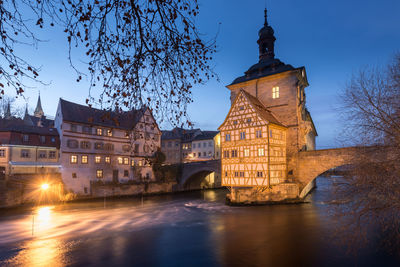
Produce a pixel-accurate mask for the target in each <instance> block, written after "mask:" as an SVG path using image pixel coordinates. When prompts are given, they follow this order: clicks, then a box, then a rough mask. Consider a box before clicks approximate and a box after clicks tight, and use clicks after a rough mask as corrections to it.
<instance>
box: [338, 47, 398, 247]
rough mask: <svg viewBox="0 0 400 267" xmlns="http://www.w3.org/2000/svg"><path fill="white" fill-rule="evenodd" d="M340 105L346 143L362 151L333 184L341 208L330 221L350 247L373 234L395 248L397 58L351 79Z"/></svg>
mask: <svg viewBox="0 0 400 267" xmlns="http://www.w3.org/2000/svg"><path fill="white" fill-rule="evenodd" d="M341 99H342V100H343V107H342V109H343V111H344V121H345V122H346V126H347V127H348V132H347V135H346V137H347V138H348V139H347V141H351V142H352V144H353V145H357V146H362V147H365V149H364V152H361V153H360V154H358V155H357V156H356V157H355V158H354V159H353V162H354V164H353V167H352V168H351V171H350V172H349V173H348V174H347V175H346V176H345V179H343V180H341V181H340V182H338V183H336V186H335V192H336V193H337V194H336V197H338V198H339V199H341V201H340V203H342V205H339V206H338V209H337V210H336V213H335V215H336V216H337V217H338V218H339V219H341V220H344V221H345V225H346V226H347V227H349V228H350V229H351V231H348V232H349V235H348V236H347V237H350V238H351V239H352V241H354V242H363V241H365V240H366V239H368V238H367V237H368V236H369V237H372V236H373V238H376V237H377V236H376V235H375V236H374V235H370V231H371V230H372V229H373V230H374V232H375V233H378V235H379V236H381V237H382V236H383V237H384V238H383V239H384V241H385V242H386V245H390V246H391V247H392V248H400V246H399V245H400V202H399V199H400V161H399V158H400V54H399V55H396V56H395V59H394V60H393V62H392V63H391V64H389V65H388V66H387V67H386V68H384V69H379V68H369V69H364V70H362V71H361V72H360V73H359V74H358V75H354V77H353V78H352V79H351V80H350V82H349V83H348V85H347V86H346V88H345V90H344V92H343V95H342V96H341ZM347 230H348V229H347ZM354 242H352V243H351V244H354ZM395 244H396V246H394V245H395ZM356 247H358V246H356Z"/></svg>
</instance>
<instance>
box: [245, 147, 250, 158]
mask: <svg viewBox="0 0 400 267" xmlns="http://www.w3.org/2000/svg"><path fill="white" fill-rule="evenodd" d="M244 156H245V157H248V156H250V149H248V148H246V149H245V150H244Z"/></svg>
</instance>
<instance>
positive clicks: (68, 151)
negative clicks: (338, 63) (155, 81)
mask: <svg viewBox="0 0 400 267" xmlns="http://www.w3.org/2000/svg"><path fill="white" fill-rule="evenodd" d="M9 111H10V108H9V107H8V109H7V111H6V113H5V116H4V118H3V119H0V179H3V180H4V179H14V180H20V181H29V180H33V179H43V178H44V177H47V178H46V179H48V178H49V177H52V176H57V174H58V176H60V175H61V178H62V182H63V183H64V186H65V188H66V189H67V190H68V191H70V192H73V193H75V194H79V195H90V194H91V189H92V184H93V183H96V182H98V181H102V182H108V183H127V182H129V181H135V182H138V183H140V182H150V181H155V180H156V177H154V174H153V171H152V166H151V160H152V158H153V155H154V153H155V152H156V151H158V150H160V148H162V150H163V151H164V148H172V147H173V148H175V146H176V144H175V142H174V143H173V145H172V143H170V142H171V141H170V139H168V137H166V139H165V140H164V139H162V137H165V136H167V134H166V133H167V132H171V133H172V132H173V133H175V132H176V131H177V130H176V129H174V130H172V131H165V132H161V130H160V129H159V127H158V125H157V122H156V120H155V119H154V117H153V115H152V113H151V111H150V109H148V108H142V109H139V110H131V111H127V112H115V111H111V110H100V109H95V108H91V107H88V106H84V105H79V104H76V103H73V102H69V101H66V100H63V99H60V100H59V103H58V108H57V112H56V115H55V118H54V120H52V119H49V118H46V117H45V115H44V112H43V108H42V106H41V100H40V96H39V98H38V102H37V105H36V109H35V112H34V114H33V115H29V114H28V110H27V109H26V111H25V116H24V118H23V119H20V118H16V117H12V116H11V114H10V112H9ZM179 131H180V133H186V132H187V133H193V136H192V137H190V138H188V140H191V143H190V147H191V148H192V147H193V146H194V147H196V146H197V149H196V150H195V149H194V148H193V151H196V152H190V153H191V155H193V153H196V155H198V157H196V158H199V159H205V158H210V157H214V156H215V155H216V153H218V155H219V149H216V148H215V147H214V141H213V140H214V139H213V138H214V137H215V136H216V134H217V133H216V132H209V131H204V132H202V131H200V129H197V130H184V129H179ZM202 138H203V139H202ZM204 138H205V139H204ZM210 138H211V139H210ZM210 140H212V145H211V146H210V147H209V145H208V142H209V141H210ZM202 142H203V143H204V142H207V145H204V149H203V146H202ZM178 146H179V149H180V150H179V151H180V152H179V155H186V154H182V152H181V151H182V150H181V149H182V142H180V143H179V145H178ZM186 151H189V150H187V149H186ZM168 152H169V150H168V149H167V150H166V155H167V161H166V163H167V164H168V163H176V162H175V161H174V160H172V159H173V158H175V157H176V156H175V155H171V154H170V153H168ZM185 153H187V152H185ZM190 153H189V154H190ZM179 162H182V158H180V157H179Z"/></svg>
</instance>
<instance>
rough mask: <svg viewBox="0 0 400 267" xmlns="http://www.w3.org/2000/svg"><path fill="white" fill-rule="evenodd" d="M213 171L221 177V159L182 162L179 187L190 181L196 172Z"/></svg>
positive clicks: (205, 172)
mask: <svg viewBox="0 0 400 267" xmlns="http://www.w3.org/2000/svg"><path fill="white" fill-rule="evenodd" d="M212 172H215V173H217V174H218V175H219V177H221V160H207V161H199V162H190V163H184V164H183V167H182V174H181V177H180V178H179V180H178V182H179V185H180V187H181V188H185V185H187V184H188V182H190V180H191V179H192V178H194V177H195V176H196V175H197V174H207V173H212Z"/></svg>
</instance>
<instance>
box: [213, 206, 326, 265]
mask: <svg viewBox="0 0 400 267" xmlns="http://www.w3.org/2000/svg"><path fill="white" fill-rule="evenodd" d="M238 215H239V216H238ZM249 217H250V218H251V219H250V220H249ZM212 224H213V225H215V226H216V227H214V242H216V244H218V249H217V251H218V252H219V257H220V262H221V263H223V264H224V265H226V266H234V265H241V264H243V265H246V264H248V263H250V262H251V263H252V265H253V266H311V265H313V264H312V260H313V259H314V258H315V257H314V255H315V247H314V245H313V244H315V242H316V238H318V232H319V229H318V217H317V216H314V214H313V211H312V207H310V206H279V207H278V206H274V207H260V208H258V209H255V210H254V212H252V213H251V214H248V213H247V212H246V214H227V215H226V216H223V217H218V218H217V219H215V220H213V221H212Z"/></svg>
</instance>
